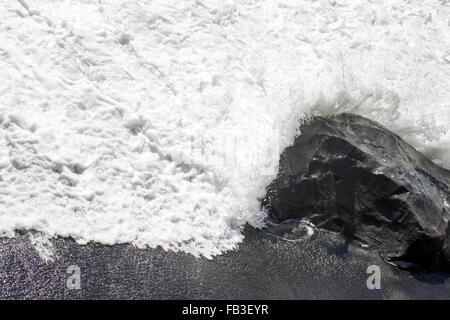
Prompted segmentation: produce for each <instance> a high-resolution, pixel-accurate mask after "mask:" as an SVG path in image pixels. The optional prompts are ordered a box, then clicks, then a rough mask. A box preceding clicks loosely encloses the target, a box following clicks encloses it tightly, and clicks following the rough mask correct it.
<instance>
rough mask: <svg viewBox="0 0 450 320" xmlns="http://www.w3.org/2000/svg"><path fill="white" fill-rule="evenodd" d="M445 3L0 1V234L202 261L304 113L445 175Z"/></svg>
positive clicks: (223, 245)
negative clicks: (358, 118)
mask: <svg viewBox="0 0 450 320" xmlns="http://www.w3.org/2000/svg"><path fill="white" fill-rule="evenodd" d="M449 17H450V4H446V3H441V2H440V1H427V2H426V3H422V2H420V3H419V2H417V3H408V2H406V1H399V0H396V1H387V2H384V3H382V4H378V3H371V2H370V1H315V2H310V1H288V0H282V1H275V0H274V1H233V2H231V1H230V2H223V1H199V0H197V1H175V0H174V1H167V0H164V1H163V0H161V1H151V2H150V1H125V2H124V1H120V2H119V1H102V3H98V1H78V2H76V3H75V2H73V1H69V0H65V1H58V2H53V1H49V0H47V1H39V2H38V1H20V2H14V1H2V2H1V4H0V18H1V19H0V41H1V43H2V46H1V48H0V55H1V59H0V68H1V70H2V71H3V72H2V73H1V75H0V77H1V81H0V234H1V235H3V236H8V237H11V236H14V234H15V230H19V229H25V230H31V229H33V230H37V231H40V232H41V233H43V234H44V235H45V236H46V237H55V236H64V237H65V236H70V237H73V238H74V239H75V240H76V241H77V242H78V243H80V244H85V243H88V242H99V243H103V244H116V243H131V244H134V245H136V246H138V247H156V246H161V247H162V248H164V249H167V250H174V251H180V250H181V251H184V252H188V253H191V254H193V255H196V256H199V255H203V256H205V257H212V256H214V255H217V254H220V253H223V252H225V251H227V250H231V249H234V248H236V247H237V246H238V244H239V243H240V242H241V241H242V238H243V236H242V232H241V230H242V226H243V225H244V224H245V223H250V224H251V225H254V226H261V225H262V224H263V219H264V217H265V213H264V212H262V211H261V210H260V207H259V201H258V198H260V197H262V196H263V195H264V192H265V187H266V186H267V185H268V184H269V183H270V181H271V180H272V179H273V177H274V176H275V174H276V171H277V168H276V164H277V161H278V156H279V154H280V153H281V152H282V150H283V149H284V147H286V146H287V145H289V144H290V143H292V141H293V139H294V137H295V135H297V134H299V132H298V125H299V123H301V122H302V121H303V120H305V119H307V118H308V117H309V116H310V115H314V114H320V115H327V114H333V113H338V112H353V113H357V114H360V115H363V116H366V117H369V118H371V119H373V120H376V121H379V122H380V123H381V124H383V125H384V126H386V127H388V128H389V129H391V130H393V131H394V132H396V133H398V134H399V135H401V136H402V137H403V138H405V139H406V140H407V141H408V142H410V143H411V144H413V145H414V146H415V147H416V148H418V149H419V150H421V151H422V152H424V153H425V154H426V155H427V156H429V157H430V158H431V159H433V160H434V161H435V162H436V163H438V164H440V165H442V166H445V167H447V168H448V167H450V134H449V132H448V128H449V123H450V122H449V119H450V108H449V106H450V105H449V101H450V90H448V89H449V88H450V51H449V49H448V48H450V34H449V33H448V27H449Z"/></svg>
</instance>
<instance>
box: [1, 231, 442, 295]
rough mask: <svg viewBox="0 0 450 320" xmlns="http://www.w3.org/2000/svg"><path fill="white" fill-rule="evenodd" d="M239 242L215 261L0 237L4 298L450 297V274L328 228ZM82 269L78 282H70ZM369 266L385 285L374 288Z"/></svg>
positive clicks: (251, 234)
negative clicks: (43, 252) (50, 254)
mask: <svg viewBox="0 0 450 320" xmlns="http://www.w3.org/2000/svg"><path fill="white" fill-rule="evenodd" d="M244 234H245V240H244V241H243V242H242V243H241V244H240V246H239V249H237V250H235V251H232V252H228V253H226V254H224V255H222V256H218V257H215V258H214V259H212V260H208V259H205V258H195V257H193V256H191V255H187V254H184V253H175V252H165V251H164V250H162V249H159V248H158V249H145V250H142V249H137V248H135V247H133V246H131V245H115V246H104V245H99V244H89V245H84V246H82V245H78V244H76V243H75V242H74V241H73V240H71V239H56V240H53V244H54V247H55V255H56V258H55V261H54V262H48V263H45V262H44V261H43V260H42V259H41V258H40V257H39V255H38V254H37V252H36V250H35V249H34V247H33V246H32V245H31V244H30V242H29V240H28V237H27V236H26V235H19V236H17V238H15V239H0V298H3V299H450V279H449V278H448V277H447V276H444V275H438V274H424V273H421V274H415V275H411V274H410V273H408V272H406V271H399V270H396V269H394V268H392V267H390V266H389V265H388V264H386V263H385V262H383V260H382V259H381V258H380V256H379V255H378V254H377V253H376V252H373V251H368V250H367V249H363V248H361V247H359V246H358V245H356V244H353V243H351V242H349V241H347V240H346V239H345V238H343V237H341V236H339V235H337V234H333V233H329V232H326V231H317V230H316V233H315V234H314V235H313V236H312V237H310V238H308V237H305V236H301V237H297V238H296V237H292V235H289V237H290V240H287V239H286V238H284V237H280V235H281V236H283V235H284V229H283V227H281V226H272V227H269V228H266V229H263V230H257V229H253V228H251V227H246V228H245V230H244ZM70 265H77V266H79V267H80V269H81V289H80V290H69V289H68V288H67V286H66V281H67V278H68V276H69V275H68V274H67V273H66V271H67V268H68V267H69V266H70ZM369 265H378V266H379V267H380V268H381V289H380V290H376V289H375V290H369V289H368V288H367V286H366V281H367V278H368V276H369V274H367V273H366V270H367V267H368V266H369Z"/></svg>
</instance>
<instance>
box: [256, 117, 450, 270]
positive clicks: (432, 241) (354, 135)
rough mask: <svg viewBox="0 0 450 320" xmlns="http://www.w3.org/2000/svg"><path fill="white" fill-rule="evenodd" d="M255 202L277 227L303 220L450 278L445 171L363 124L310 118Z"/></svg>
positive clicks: (449, 176) (388, 134)
mask: <svg viewBox="0 0 450 320" xmlns="http://www.w3.org/2000/svg"><path fill="white" fill-rule="evenodd" d="M300 130H301V134H300V135H299V136H298V137H297V138H296V139H295V141H294V143H293V145H292V146H290V147H288V148H286V150H284V152H283V154H282V155H281V158H280V166H279V172H278V176H277V177H276V179H275V180H274V181H273V182H272V183H271V184H270V185H269V187H268V188H267V194H266V197H265V198H264V199H263V200H262V203H263V206H264V207H265V208H267V210H268V212H269V217H270V218H271V219H273V220H275V221H277V222H282V221H285V220H289V219H300V218H304V217H306V218H308V219H309V220H310V221H311V222H312V223H314V224H315V225H316V226H317V227H319V228H323V229H328V230H332V231H336V232H339V233H342V234H344V235H346V236H348V237H349V238H352V239H356V240H358V241H360V242H362V243H364V244H367V245H369V246H370V247H372V248H375V249H377V250H379V252H380V253H381V254H382V255H383V256H384V257H385V258H386V259H388V260H390V261H395V260H401V261H406V262H411V263H414V264H418V265H421V266H424V267H426V268H428V269H432V270H441V271H450V228H449V227H448V220H449V218H450V214H449V206H448V202H450V201H449V199H450V193H449V185H450V171H448V170H446V169H444V168H441V167H439V166H437V165H436V164H434V163H433V162H432V161H430V160H429V159H427V158H426V157H425V156H424V155H422V154H421V153H420V152H418V151H417V150H416V149H414V148H413V147H412V146H410V145H409V144H407V143H406V142H405V141H403V140H402V139H401V138H400V137H398V136H397V135H395V134H393V133H392V132H390V131H388V130H387V129H386V128H384V127H382V126H381V125H379V124H377V123H375V122H373V121H371V120H368V119H366V118H363V117H360V116H356V115H352V114H340V115H336V116H332V117H327V118H325V117H315V118H313V119H312V120H311V121H310V122H308V123H307V124H304V125H302V126H301V127H300Z"/></svg>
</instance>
